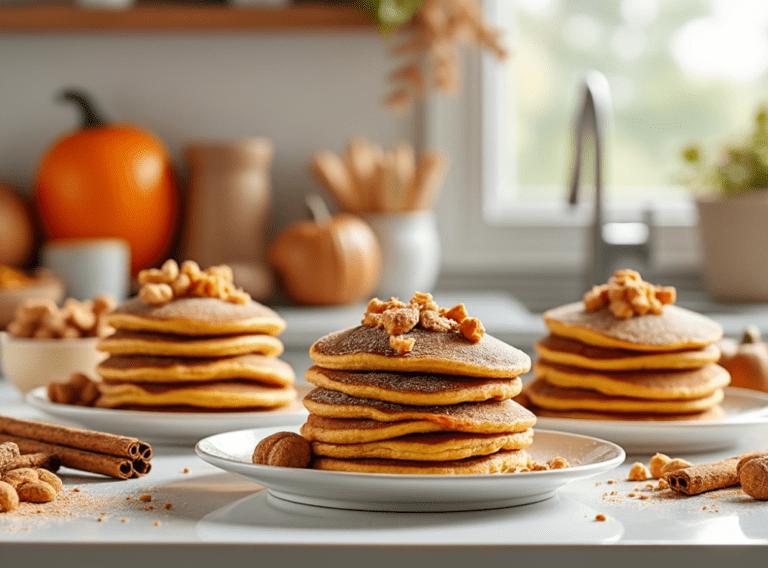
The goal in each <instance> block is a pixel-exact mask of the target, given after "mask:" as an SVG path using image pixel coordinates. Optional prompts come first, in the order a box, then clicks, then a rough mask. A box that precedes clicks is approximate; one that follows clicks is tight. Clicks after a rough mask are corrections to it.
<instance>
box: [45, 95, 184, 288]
mask: <svg viewBox="0 0 768 568" xmlns="http://www.w3.org/2000/svg"><path fill="white" fill-rule="evenodd" d="M61 98H62V99H64V100H66V101H71V102H74V103H75V104H77V105H78V106H79V107H80V110H81V112H82V115H83V126H82V128H81V129H80V130H78V131H76V132H72V133H70V134H67V135H66V136H64V137H62V138H61V139H59V140H58V141H57V142H56V143H55V144H53V145H52V146H51V147H50V148H49V149H48V151H47V152H46V154H45V156H43V159H42V161H41V163H40V166H39V168H38V171H37V179H36V180H35V201H36V203H37V206H38V208H39V210H40V215H41V217H42V221H43V225H44V227H45V230H46V233H47V236H48V237H49V238H100V237H113V238H120V239H124V240H126V241H128V243H129V244H130V245H131V269H132V272H133V273H134V274H135V273H137V272H138V271H139V270H140V269H142V268H146V267H148V266H153V265H154V264H156V263H157V262H158V261H159V260H160V259H162V258H164V257H165V256H166V255H167V249H168V247H169V245H170V242H171V239H172V237H173V234H174V229H175V227H174V225H175V220H176V207H177V204H176V201H177V191H176V182H175V178H174V174H173V168H172V166H171V160H170V157H169V155H168V151H167V150H166V149H165V146H163V144H162V143H161V142H160V140H158V139H157V138H156V137H155V136H153V135H152V134H150V133H149V132H147V131H145V130H143V129H141V128H138V127H136V126H132V125H128V124H106V123H105V122H104V120H102V119H101V118H100V117H99V115H98V113H97V112H96V111H95V109H94V107H93V105H92V103H91V102H90V101H89V100H88V98H87V97H86V96H85V95H83V94H82V93H79V92H77V91H66V92H65V93H63V94H62V97H61Z"/></svg>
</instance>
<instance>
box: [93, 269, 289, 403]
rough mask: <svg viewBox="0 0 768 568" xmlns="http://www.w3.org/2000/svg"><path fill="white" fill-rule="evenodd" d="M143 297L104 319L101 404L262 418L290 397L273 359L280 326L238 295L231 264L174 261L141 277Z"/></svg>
mask: <svg viewBox="0 0 768 568" xmlns="http://www.w3.org/2000/svg"><path fill="white" fill-rule="evenodd" d="M139 281H140V283H141V284H142V288H141V291H140V293H139V295H138V296H137V297H135V298H133V299H131V300H128V301H127V302H125V303H124V304H123V305H121V306H119V307H118V308H117V309H116V310H115V311H114V312H112V313H111V314H110V315H109V320H108V321H109V323H110V325H112V326H113V327H114V328H115V329H116V330H117V331H116V332H115V333H114V334H113V335H111V336H110V337H108V338H106V339H105V340H103V341H102V342H101V343H100V344H99V349H100V350H102V351H105V352H107V353H109V357H108V358H107V359H106V360H105V361H104V362H103V363H101V365H99V367H98V368H97V372H98V373H99V375H101V377H102V379H103V382H102V383H100V384H99V391H100V396H99V398H98V399H97V401H96V405H97V406H102V407H108V408H130V409H137V410H168V411H172V410H177V411H215V412H225V411H242V410H259V409H264V410H268V409H271V408H276V407H281V406H285V405H287V404H290V403H291V402H292V401H293V400H294V399H295V398H296V391H295V389H294V388H293V387H292V386H291V385H292V383H293V381H294V373H293V369H292V368H291V366H290V365H288V364H287V363H285V362H284V361H281V360H280V359H278V358H277V357H278V356H279V355H280V354H281V353H282V352H283V344H282V343H281V342H280V340H279V339H277V337H276V336H277V335H278V334H279V333H280V332H282V331H283V330H284V329H285V322H284V321H283V319H282V318H280V316H278V315H277V314H276V313H275V312H274V311H272V310H271V309H269V308H267V307H266V306H263V305H261V304H259V303H257V302H254V301H252V300H251V299H250V296H248V295H247V294H245V293H244V292H242V291H241V290H236V289H235V288H234V285H233V283H232V271H231V270H230V269H229V267H227V266H217V267H212V268H209V269H207V270H205V271H202V270H200V268H199V267H198V266H197V264H196V263H194V262H192V261H186V262H184V263H183V264H182V265H181V267H179V266H178V265H177V264H176V262H174V261H173V260H169V261H167V262H166V263H165V264H163V267H162V269H151V270H147V271H142V272H141V273H140V274H139Z"/></svg>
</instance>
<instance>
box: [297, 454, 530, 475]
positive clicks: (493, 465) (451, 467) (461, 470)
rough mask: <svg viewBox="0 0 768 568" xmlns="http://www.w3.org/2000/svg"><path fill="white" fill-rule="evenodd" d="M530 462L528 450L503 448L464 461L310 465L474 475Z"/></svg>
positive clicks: (363, 470)
mask: <svg viewBox="0 0 768 568" xmlns="http://www.w3.org/2000/svg"><path fill="white" fill-rule="evenodd" d="M527 464H528V454H527V453H526V452H525V450H500V451H498V452H496V453H494V454H491V455H488V456H478V457H472V458H466V459H463V460H447V461H418V460H414V461H409V460H387V459H373V458H369V459H340V458H327V457H321V458H317V459H315V460H313V462H312V464H311V466H310V467H312V468H314V469H323V470H330V471H350V472H358V473H396V474H404V475H416V474H428V475H471V474H486V473H508V472H511V471H515V470H516V469H520V468H524V467H526V466H527Z"/></svg>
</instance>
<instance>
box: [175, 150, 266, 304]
mask: <svg viewBox="0 0 768 568" xmlns="http://www.w3.org/2000/svg"><path fill="white" fill-rule="evenodd" d="M273 156H274V147H273V145H272V142H271V141H269V140H267V139H265V138H248V139H242V140H236V141H229V142H195V143H192V144H189V145H188V146H187V148H186V160H187V167H188V178H187V179H188V184H187V185H188V190H187V191H188V192H187V203H186V220H185V225H184V232H183V238H182V257H183V258H184V259H192V260H195V261H196V262H197V263H198V264H200V266H202V267H207V266H212V265H216V264H222V263H225V264H229V265H230V266H232V267H233V269H234V271H235V282H236V284H238V285H239V286H242V287H243V288H244V289H245V290H246V291H247V292H249V293H250V294H251V295H253V296H254V297H256V298H264V297H266V296H268V295H269V293H270V292H271V290H272V286H273V282H272V278H271V275H270V273H269V270H268V269H267V267H266V266H267V265H266V262H265V247H266V239H267V228H268V224H269V220H270V215H271V209H272V191H271V184H270V166H271V164H272V158H273Z"/></svg>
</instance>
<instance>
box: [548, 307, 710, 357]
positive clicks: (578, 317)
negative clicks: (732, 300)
mask: <svg viewBox="0 0 768 568" xmlns="http://www.w3.org/2000/svg"><path fill="white" fill-rule="evenodd" d="M544 322H545V323H546V324H547V327H548V328H549V330H550V331H551V332H552V333H553V334H555V335H559V336H561V337H567V338H570V339H575V340H577V341H580V342H582V343H587V344H589V345H596V346H598V347H609V348H617V349H629V350H632V351H678V350H682V349H700V348H702V347H706V346H707V345H709V344H711V343H714V342H716V341H717V340H718V339H720V337H722V335H723V329H722V328H721V327H720V324H718V323H717V322H715V321H713V320H711V319H709V318H708V317H705V316H703V315H701V314H697V313H696V312H692V311H690V310H686V309H685V308H680V307H678V306H673V305H668V306H664V309H663V311H662V313H661V314H659V315H654V314H645V315H642V316H633V317H631V318H627V319H618V318H616V317H615V316H614V315H613V314H612V313H611V312H610V310H608V309H607V308H602V309H600V310H597V311H594V312H588V311H587V310H586V309H585V308H584V304H583V303H582V302H575V303H573V304H567V305H565V306H561V307H559V308H555V309H552V310H549V311H547V312H545V313H544Z"/></svg>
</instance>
